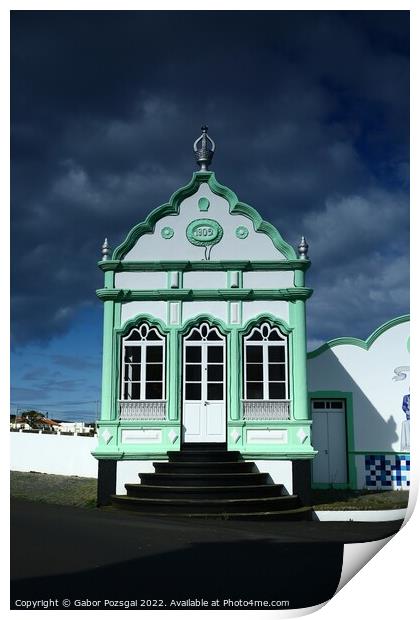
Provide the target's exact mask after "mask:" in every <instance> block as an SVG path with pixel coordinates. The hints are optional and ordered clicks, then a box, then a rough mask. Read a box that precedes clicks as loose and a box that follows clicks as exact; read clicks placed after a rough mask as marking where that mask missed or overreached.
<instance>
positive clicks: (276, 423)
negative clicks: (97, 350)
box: [228, 419, 312, 429]
mask: <svg viewBox="0 0 420 620" xmlns="http://www.w3.org/2000/svg"><path fill="white" fill-rule="evenodd" d="M311 425H312V420H243V419H241V420H235V421H229V422H228V426H231V427H232V428H237V427H250V428H259V427H262V428H277V427H278V428H279V429H282V428H284V429H286V428H288V427H289V426H303V427H305V428H306V427H310V426H311Z"/></svg>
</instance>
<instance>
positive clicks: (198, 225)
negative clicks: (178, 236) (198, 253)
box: [186, 219, 223, 246]
mask: <svg viewBox="0 0 420 620" xmlns="http://www.w3.org/2000/svg"><path fill="white" fill-rule="evenodd" d="M186 235H187V239H188V241H189V242H190V243H192V244H193V245H198V246H206V245H216V243H219V241H220V240H221V238H222V237H223V228H222V227H221V226H220V224H219V222H216V220H208V219H199V220H193V221H192V222H190V223H189V224H188V226H187V230H186Z"/></svg>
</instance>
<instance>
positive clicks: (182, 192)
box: [101, 172, 297, 262]
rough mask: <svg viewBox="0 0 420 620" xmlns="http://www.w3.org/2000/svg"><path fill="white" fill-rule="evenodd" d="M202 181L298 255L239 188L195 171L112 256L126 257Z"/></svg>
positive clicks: (291, 254)
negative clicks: (242, 198)
mask: <svg viewBox="0 0 420 620" xmlns="http://www.w3.org/2000/svg"><path fill="white" fill-rule="evenodd" d="M202 183H208V185H209V187H210V189H211V191H212V192H213V193H214V194H216V195H217V196H221V197H223V198H225V199H226V200H227V201H228V203H229V212H230V213H231V214H234V215H236V214H238V215H244V216H245V217H247V218H249V219H250V220H251V221H252V224H253V227H254V230H255V232H259V233H263V234H266V235H267V236H268V237H269V238H270V239H271V241H272V242H273V245H274V247H275V248H276V249H277V250H279V252H281V253H282V254H283V255H284V256H285V257H286V258H287V259H290V260H296V259H297V255H296V252H295V250H294V248H293V247H292V246H291V245H289V244H288V243H287V242H286V241H284V239H283V237H282V236H281V235H280V233H279V231H278V230H277V229H276V228H275V227H274V226H273V225H272V224H270V223H269V222H266V221H264V220H263V219H262V217H261V216H260V214H259V213H258V212H257V211H256V210H255V209H254V208H253V207H251V206H249V205H247V204H246V203H244V202H240V201H239V200H238V197H237V195H236V194H235V192H233V191H232V190H231V189H229V188H228V187H225V186H223V185H221V184H220V183H218V182H217V180H216V177H215V175H214V173H213V172H195V173H194V174H193V176H192V179H191V181H190V182H189V183H188V185H186V186H184V187H181V188H180V189H178V190H177V191H176V192H175V193H174V194H172V196H171V198H170V199H169V202H167V203H165V204H163V205H161V206H160V207H157V208H156V209H154V210H153V211H152V212H151V213H150V214H149V215H148V216H147V218H146V219H145V220H144V221H143V222H140V223H139V224H137V225H136V226H134V228H132V229H131V230H130V232H129V233H128V235H127V237H126V239H125V240H124V241H123V242H122V243H121V244H120V245H119V246H118V247H116V248H115V250H114V252H113V254H112V259H113V260H119V259H121V258H123V257H124V256H125V255H126V254H127V252H129V251H130V250H131V249H132V248H133V247H134V245H135V243H136V242H137V241H138V239H139V238H140V237H141V236H142V235H145V234H150V233H152V232H153V231H154V229H155V226H156V223H157V222H158V221H159V220H160V219H162V218H163V217H165V216H168V215H178V214H179V208H180V204H181V202H182V201H183V200H185V198H188V196H191V195H192V194H194V193H195V192H196V191H197V190H198V188H199V186H200V185H201V184H202ZM101 262H103V261H101Z"/></svg>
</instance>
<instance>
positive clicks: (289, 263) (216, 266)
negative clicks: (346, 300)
mask: <svg viewBox="0 0 420 620" xmlns="http://www.w3.org/2000/svg"><path fill="white" fill-rule="evenodd" d="M310 265H311V261H309V260H307V261H305V260H297V259H296V260H271V261H264V260H255V261H250V260H221V261H215V260H208V261H206V262H204V261H188V260H182V261H180V260H162V261H153V262H152V261H124V260H106V261H99V262H98V267H99V268H100V269H102V271H117V272H118V271H165V270H167V271H172V270H173V271H176V270H180V271H203V270H206V271H207V270H208V271H225V270H234V269H239V270H240V271H293V270H300V271H306V270H307V269H308V268H309V267H310Z"/></svg>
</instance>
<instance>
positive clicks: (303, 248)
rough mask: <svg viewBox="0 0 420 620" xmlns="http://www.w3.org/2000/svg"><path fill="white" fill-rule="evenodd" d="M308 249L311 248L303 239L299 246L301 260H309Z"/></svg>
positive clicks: (303, 238)
mask: <svg viewBox="0 0 420 620" xmlns="http://www.w3.org/2000/svg"><path fill="white" fill-rule="evenodd" d="M308 248H309V245H308V243H307V241H306V239H305V237H302V239H301V240H300V243H299V245H298V251H299V258H300V259H301V260H308Z"/></svg>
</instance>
